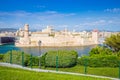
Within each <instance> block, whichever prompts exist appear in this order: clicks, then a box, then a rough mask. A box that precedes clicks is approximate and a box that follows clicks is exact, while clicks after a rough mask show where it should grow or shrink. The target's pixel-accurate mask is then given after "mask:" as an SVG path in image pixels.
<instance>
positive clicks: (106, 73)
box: [45, 65, 119, 78]
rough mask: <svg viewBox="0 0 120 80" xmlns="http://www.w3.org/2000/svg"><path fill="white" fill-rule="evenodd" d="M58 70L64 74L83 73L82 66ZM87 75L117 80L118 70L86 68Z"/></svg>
mask: <svg viewBox="0 0 120 80" xmlns="http://www.w3.org/2000/svg"><path fill="white" fill-rule="evenodd" d="M45 69H49V70H55V69H56V68H45ZM58 70H59V71H66V72H76V73H85V72H84V66H80V65H77V66H74V67H71V68H58ZM113 73H114V74H113ZM87 74H93V75H99V76H108V77H113V78H118V77H119V69H118V68H110V67H98V68H94V67H88V68H87Z"/></svg>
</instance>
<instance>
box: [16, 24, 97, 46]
mask: <svg viewBox="0 0 120 80" xmlns="http://www.w3.org/2000/svg"><path fill="white" fill-rule="evenodd" d="M23 32H24V36H23V37H20V39H19V40H18V42H16V46H18V47H33V46H42V47H64V46H84V45H93V44H98V32H95V31H93V32H69V31H68V30H64V31H59V32H55V31H53V29H52V28H51V27H47V28H46V29H43V30H42V32H33V33H31V36H29V25H27V24H26V25H25V26H24V30H23ZM39 41H41V44H39Z"/></svg>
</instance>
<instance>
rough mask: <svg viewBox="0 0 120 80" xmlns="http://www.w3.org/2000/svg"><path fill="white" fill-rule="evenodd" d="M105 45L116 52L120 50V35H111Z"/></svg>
mask: <svg viewBox="0 0 120 80" xmlns="http://www.w3.org/2000/svg"><path fill="white" fill-rule="evenodd" d="M105 44H106V45H108V46H109V47H111V48H112V49H113V50H114V51H119V50H120V33H118V34H116V35H111V36H110V37H108V38H106V39H105Z"/></svg>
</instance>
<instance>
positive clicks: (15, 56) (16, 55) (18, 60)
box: [3, 50, 30, 66]
mask: <svg viewBox="0 0 120 80" xmlns="http://www.w3.org/2000/svg"><path fill="white" fill-rule="evenodd" d="M10 53H12V63H14V64H22V52H21V51H16V50H13V51H8V52H7V53H6V54H4V58H3V61H4V62H8V63H9V62H10ZM29 60H30V55H29V54H26V53H25V54H24V65H25V66H28V62H29Z"/></svg>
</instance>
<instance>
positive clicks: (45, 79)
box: [0, 66, 109, 80]
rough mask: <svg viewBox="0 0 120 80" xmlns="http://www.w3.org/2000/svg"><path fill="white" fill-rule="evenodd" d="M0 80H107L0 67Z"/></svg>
mask: <svg viewBox="0 0 120 80" xmlns="http://www.w3.org/2000/svg"><path fill="white" fill-rule="evenodd" d="M0 80H109V79H100V78H93V77H84V76H76V75H67V74H56V73H44V72H34V71H27V70H22V69H16V68H8V67H1V66H0Z"/></svg>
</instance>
